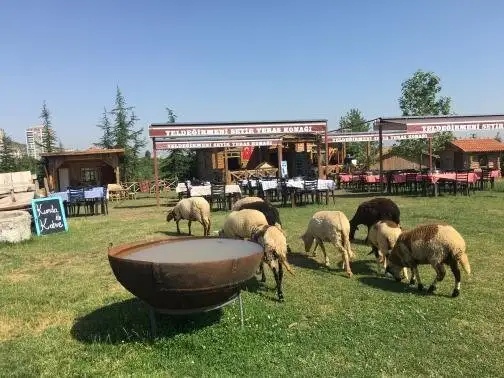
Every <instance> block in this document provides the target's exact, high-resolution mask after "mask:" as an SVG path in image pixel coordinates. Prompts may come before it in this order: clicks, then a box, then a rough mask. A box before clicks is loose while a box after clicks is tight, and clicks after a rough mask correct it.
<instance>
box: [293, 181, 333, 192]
mask: <svg viewBox="0 0 504 378" xmlns="http://www.w3.org/2000/svg"><path fill="white" fill-rule="evenodd" d="M287 187H289V188H296V189H304V180H288V181H287ZM335 188H336V184H335V182H334V181H333V180H317V190H334V189H335Z"/></svg>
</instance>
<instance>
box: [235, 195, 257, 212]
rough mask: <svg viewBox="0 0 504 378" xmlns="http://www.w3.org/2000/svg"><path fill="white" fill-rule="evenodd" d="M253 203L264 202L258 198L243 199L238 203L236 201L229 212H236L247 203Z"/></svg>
mask: <svg viewBox="0 0 504 378" xmlns="http://www.w3.org/2000/svg"><path fill="white" fill-rule="evenodd" d="M253 202H264V200H263V199H262V198H260V197H253V196H251V197H243V198H240V199H239V200H238V201H236V202H235V203H234V204H233V207H231V211H238V210H240V209H241V207H242V206H243V205H245V204H247V203H253Z"/></svg>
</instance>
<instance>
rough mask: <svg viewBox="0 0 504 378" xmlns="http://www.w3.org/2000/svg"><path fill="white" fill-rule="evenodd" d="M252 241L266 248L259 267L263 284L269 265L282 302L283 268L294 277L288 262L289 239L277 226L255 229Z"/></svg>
mask: <svg viewBox="0 0 504 378" xmlns="http://www.w3.org/2000/svg"><path fill="white" fill-rule="evenodd" d="M250 240H252V241H254V242H256V243H258V244H260V245H262V246H263V248H264V256H263V260H262V262H261V265H260V266H259V274H261V282H266V275H265V274H264V264H267V265H268V266H269V267H270V269H271V270H272V272H273V276H274V277H275V282H276V290H277V295H278V299H279V300H280V301H282V300H283V299H284V295H283V292H282V279H283V267H284V266H285V269H287V271H288V272H289V273H290V274H292V275H294V272H293V271H292V269H291V267H290V265H289V263H288V262H287V239H286V238H285V234H284V232H283V231H282V229H281V228H279V227H277V226H270V225H266V226H261V227H254V228H253V230H252V233H251V237H250Z"/></svg>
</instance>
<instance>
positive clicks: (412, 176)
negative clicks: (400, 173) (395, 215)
mask: <svg viewBox="0 0 504 378" xmlns="http://www.w3.org/2000/svg"><path fill="white" fill-rule="evenodd" d="M405 186H406V188H405V189H408V191H409V193H410V194H411V193H412V192H413V190H414V191H415V193H416V192H417V174H416V173H406V185H405Z"/></svg>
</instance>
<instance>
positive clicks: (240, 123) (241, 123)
mask: <svg viewBox="0 0 504 378" xmlns="http://www.w3.org/2000/svg"><path fill="white" fill-rule="evenodd" d="M284 123H286V124H296V123H303V124H304V123H327V119H307V120H304V119H298V120H283V121H238V122H230V121H226V122H175V123H153V124H151V127H162V126H171V127H179V126H186V127H194V126H207V127H212V126H254V125H259V126H260V125H275V124H284Z"/></svg>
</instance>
